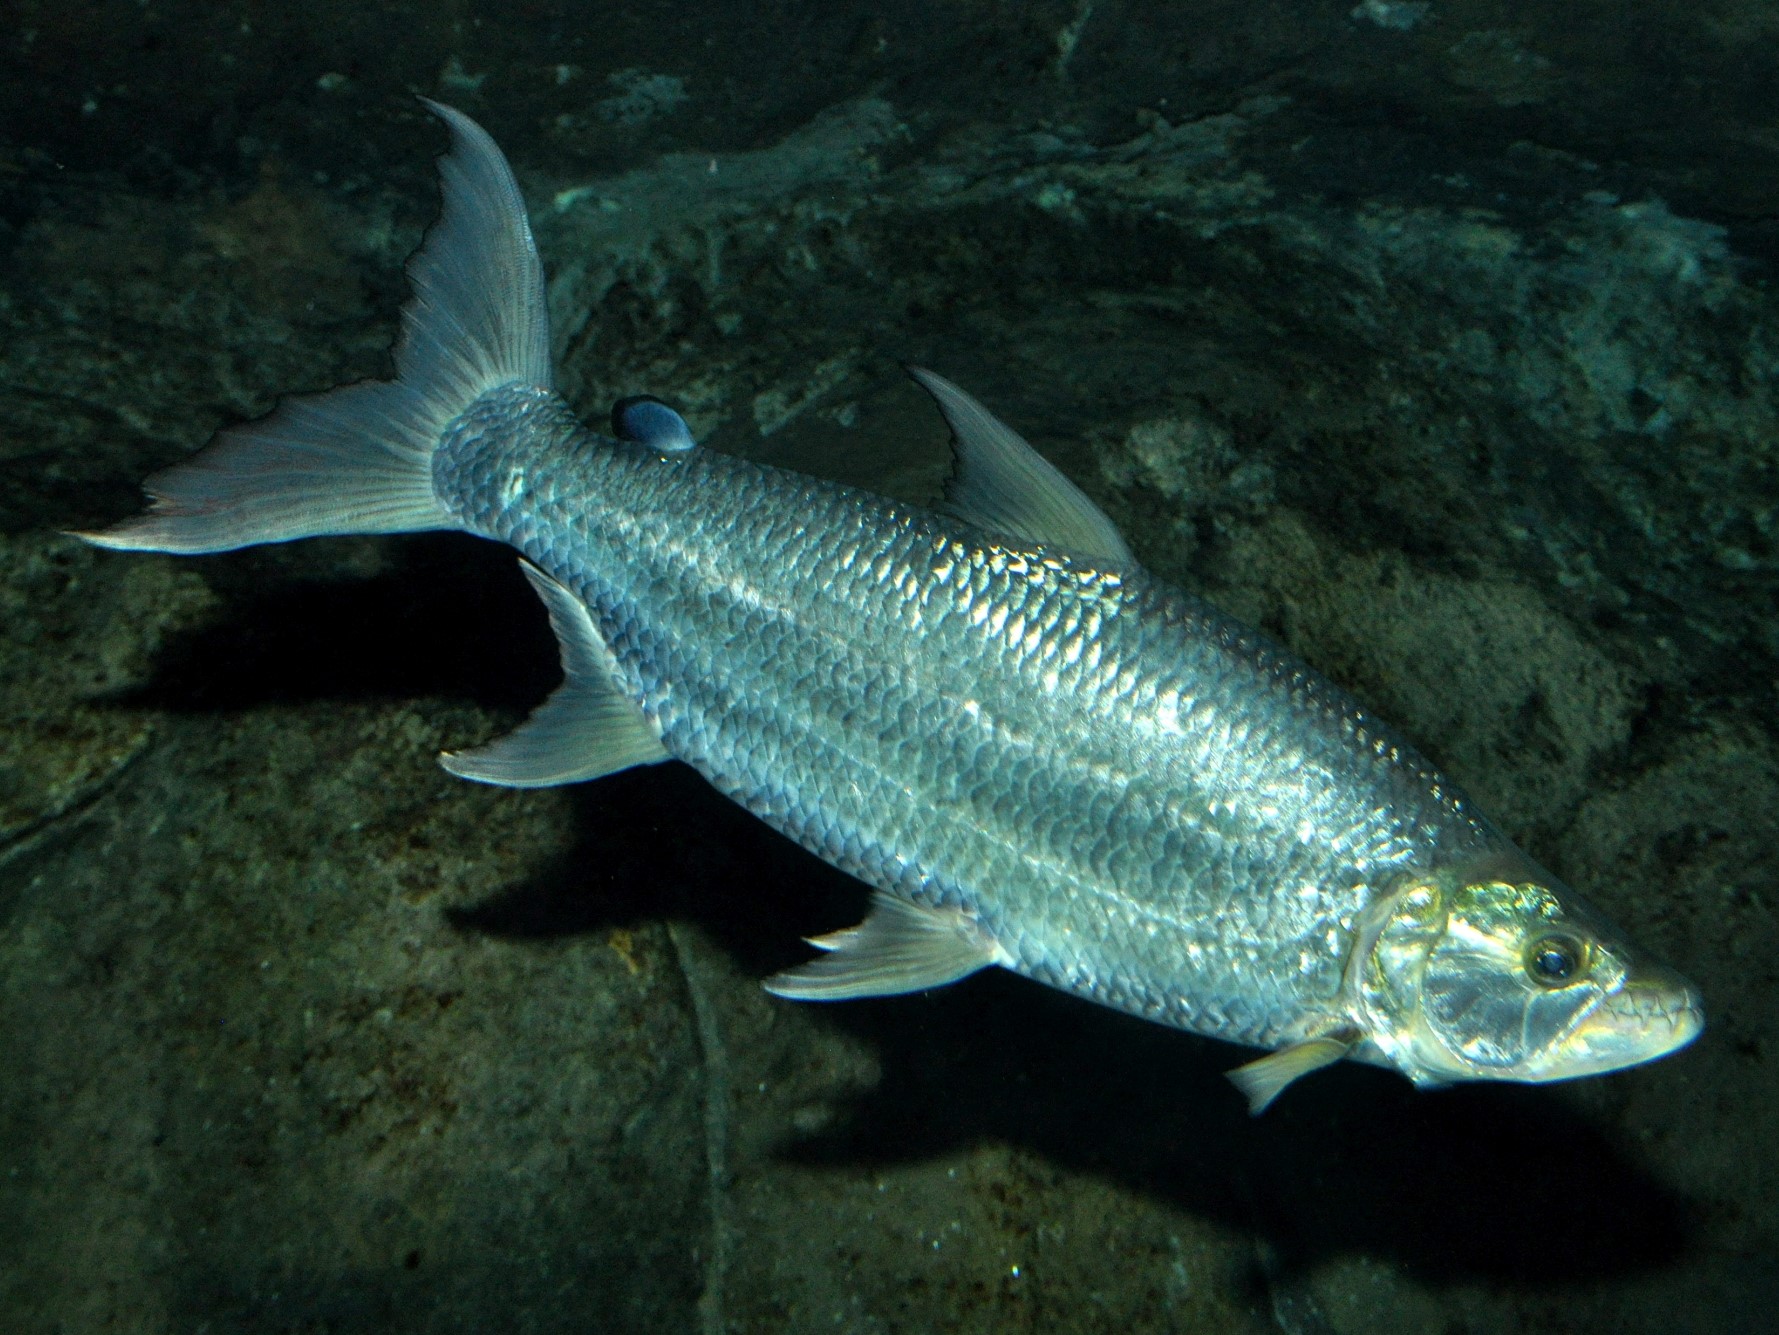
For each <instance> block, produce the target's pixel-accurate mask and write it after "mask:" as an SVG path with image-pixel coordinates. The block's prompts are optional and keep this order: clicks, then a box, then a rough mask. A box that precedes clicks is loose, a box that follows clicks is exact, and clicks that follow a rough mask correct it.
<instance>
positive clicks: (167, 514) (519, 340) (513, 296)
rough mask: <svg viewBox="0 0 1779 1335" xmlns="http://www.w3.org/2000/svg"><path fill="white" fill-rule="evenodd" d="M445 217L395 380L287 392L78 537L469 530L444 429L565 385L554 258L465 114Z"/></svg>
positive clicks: (425, 263) (412, 269)
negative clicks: (442, 482) (439, 489)
mask: <svg viewBox="0 0 1779 1335" xmlns="http://www.w3.org/2000/svg"><path fill="white" fill-rule="evenodd" d="M422 101H425V103H426V106H427V107H428V108H429V109H430V110H431V111H432V112H433V113H434V114H435V115H437V116H438V117H439V119H441V120H443V121H444V122H445V124H446V125H447V127H448V128H449V129H450V131H451V147H450V149H449V151H447V152H446V154H445V155H444V157H442V158H440V159H439V176H440V182H441V192H442V197H443V198H442V207H441V209H440V213H439V218H438V221H437V222H435V223H434V224H433V226H432V228H431V230H430V231H428V233H427V235H426V240H425V243H424V244H423V245H422V246H421V248H420V250H419V251H418V252H417V253H416V254H415V256H414V258H413V259H412V260H411V261H410V262H409V265H408V277H409V279H410V281H411V282H412V284H413V289H414V292H413V296H412V297H411V298H410V299H409V301H408V304H407V305H406V306H405V307H404V308H403V311H402V334H401V338H400V341H399V342H398V343H397V345H396V348H395V367H396V378H395V379H394V380H388V381H363V382H361V383H359V384H355V385H346V386H343V387H341V388H339V389H334V390H330V391H328V392H326V393H322V394H308V395H304V396H302V397H300V398H293V399H288V400H286V401H285V402H284V403H282V404H280V405H279V407H278V408H277V409H275V410H274V411H273V412H272V413H271V414H269V415H268V416H266V417H263V418H261V419H260V420H259V421H257V422H249V423H247V424H245V425H242V426H237V427H231V428H229V429H227V430H224V431H222V432H220V433H218V435H217V436H216V437H215V439H213V440H212V441H211V442H210V444H209V445H207V446H206V447H205V448H204V449H203V450H201V451H199V452H198V453H197V454H196V455H194V456H193V457H192V458H191V459H190V460H188V461H187V462H185V463H183V464H179V465H177V466H176V467H173V468H170V469H167V470H166V471H165V472H161V473H157V474H155V475H154V476H152V477H150V478H149V479H148V481H147V482H146V483H144V489H145V490H146V491H147V492H148V495H149V497H150V500H151V504H150V507H149V509H148V511H147V513H145V514H143V515H141V516H139V517H137V518H134V519H127V520H124V521H123V522H122V523H119V524H115V525H113V526H112V527H110V528H106V529H102V530H99V531H96V532H90V533H77V534H75V536H76V537H80V538H84V539H85V540H87V541H88V542H91V543H94V544H96V545H98V546H100V547H111V548H118V549H122V550H132V551H157V552H178V553H185V554H192V553H198V552H221V551H230V550H233V549H234V548H237V547H248V546H253V545H255V544H259V543H269V542H289V541H291V540H293V539H296V538H307V537H316V536H320V535H322V534H340V533H408V532H418V531H421V530H424V529H443V528H457V527H460V524H459V522H458V521H457V520H456V519H455V518H454V517H453V516H452V515H451V514H450V512H449V511H447V510H446V508H445V507H444V505H443V504H441V502H440V501H439V498H438V496H437V495H436V494H435V491H434V488H433V470H432V460H433V452H434V450H435V448H436V447H437V446H438V444H439V441H440V438H441V437H442V436H443V434H444V432H445V428H446V427H447V426H448V425H449V424H450V423H451V421H452V420H453V419H455V418H456V417H457V416H458V415H459V414H460V413H462V412H463V411H464V410H465V409H466V408H468V407H469V406H470V405H471V404H472V403H474V402H475V401H476V400H477V399H478V398H480V397H481V396H482V395H483V394H485V393H487V392H488V391H489V390H491V389H497V388H499V387H501V386H503V385H511V384H523V385H532V386H536V387H538V388H542V389H549V388H551V387H552V385H551V380H552V377H551V369H550V330H549V316H548V312H547V310H546V307H545V302H544V280H543V268H542V265H541V264H540V263H539V261H538V256H537V247H536V245H535V243H534V242H533V240H532V236H531V225H530V223H529V221H528V220H527V218H526V214H525V202H524V199H523V197H522V196H521V195H520V193H519V187H518V183H517V182H516V181H515V180H514V179H513V173H512V169H511V168H510V167H509V166H508V165H507V162H506V159H505V158H504V157H503V156H502V155H501V152H500V149H499V148H497V147H496V146H495V144H494V141H493V140H492V139H491V138H489V136H488V134H487V132H486V131H484V130H483V129H482V128H481V127H480V126H479V125H477V124H476V123H475V122H474V121H472V120H470V118H469V117H467V116H465V115H464V114H463V113H462V112H459V111H455V110H453V109H451V108H450V107H446V106H442V105H440V104H439V103H437V102H432V101H428V100H426V99H422Z"/></svg>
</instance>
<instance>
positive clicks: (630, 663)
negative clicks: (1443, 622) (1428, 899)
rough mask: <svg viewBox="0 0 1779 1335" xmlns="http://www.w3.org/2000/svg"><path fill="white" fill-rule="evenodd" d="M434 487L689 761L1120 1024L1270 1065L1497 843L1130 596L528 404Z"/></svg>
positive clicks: (1441, 794) (756, 470) (1164, 594)
mask: <svg viewBox="0 0 1779 1335" xmlns="http://www.w3.org/2000/svg"><path fill="white" fill-rule="evenodd" d="M434 476H435V479H436V486H437V488H438V491H439V495H440V499H441V500H442V501H443V502H444V504H445V505H446V506H447V508H449V509H450V510H451V511H452V512H453V513H454V514H456V515H458V516H459V517H460V518H461V519H462V521H463V523H464V525H465V527H468V528H470V529H471V530H472V531H475V532H479V533H481V534H483V535H484V536H487V537H491V538H495V539H498V540H500V541H504V542H509V543H511V544H512V545H513V546H515V547H517V548H518V549H519V550H520V551H521V552H523V553H524V554H525V555H526V556H527V557H528V558H529V559H530V560H532V561H533V562H534V563H536V564H537V565H538V566H539V567H540V568H542V569H543V570H545V571H546V572H547V573H548V574H549V575H550V576H552V577H553V578H554V579H556V580H557V581H559V582H560V583H561V584H563V585H564V586H566V587H567V588H569V589H571V590H573V591H574V592H575V593H576V594H577V595H578V596H579V597H580V598H581V599H582V600H583V601H584V602H585V604H586V605H587V607H588V608H589V610H590V611H591V612H592V613H593V617H594V621H595V623H596V625H597V626H598V628H599V631H600V634H601V637H602V638H603V639H604V641H605V642H606V644H607V645H608V646H609V647H610V648H611V649H612V651H613V654H614V656H615V657H616V659H617V661H618V663H619V665H620V667H621V669H622V672H623V675H624V679H625V681H626V683H627V685H628V688H629V691H630V693H631V694H633V695H634V696H635V697H636V698H638V699H641V700H643V701H645V702H646V704H645V709H646V711H647V712H648V714H649V715H650V717H651V718H652V720H653V721H654V722H655V723H656V724H657V726H658V727H659V728H660V731H661V735H662V738H663V741H664V742H665V743H666V745H667V748H668V750H669V751H670V752H671V753H672V754H674V755H675V756H677V757H679V758H681V759H683V760H686V761H688V762H689V763H691V764H692V765H694V766H695V767H696V768H697V769H698V770H699V771H700V772H701V773H703V774H704V775H705V776H706V777H707V778H709V779H710V781H711V782H712V783H713V784H715V785H716V786H717V787H718V788H719V789H720V790H722V791H723V792H724V793H726V794H727V795H729V796H730V797H732V798H734V799H735V800H737V801H738V802H740V803H741V804H742V805H744V806H746V807H747V808H748V809H749V810H751V811H753V812H754V813H755V814H757V815H759V816H760V817H761V818H762V819H764V820H765V821H766V822H767V823H768V824H771V825H772V826H774V827H775V828H777V829H779V830H780V831H782V832H783V833H785V834H787V835H789V836H790V837H791V838H792V839H795V840H796V841H798V842H799V843H801V844H803V845H804V846H805V847H807V848H810V849H812V850H814V851H816V852H817V853H818V854H820V855H821V856H823V857H824V858H826V859H827V860H829V861H830V862H833V863H834V864H835V865H837V866H839V867H840V868H841V869H842V870H844V871H847V872H849V873H851V874H852V875H854V876H857V877H858V878H859V879H861V880H863V881H865V882H866V883H867V884H870V885H873V886H875V887H877V888H879V889H881V890H884V891H887V892H890V893H894V894H899V895H903V896H906V897H908V898H910V899H913V900H915V901H917V902H921V903H926V904H931V905H935V906H950V907H959V908H963V909H965V910H967V911H969V912H970V913H972V914H973V915H975V916H976V917H977V918H978V919H979V920H980V922H981V923H982V925H983V927H984V928H985V929H986V931H987V932H988V933H989V935H990V936H992V937H993V939H994V940H995V941H996V942H998V943H999V944H1000V945H1001V946H1002V947H1003V948H1004V949H1005V950H1006V952H1007V953H1008V955H1009V956H1010V957H1011V965H1012V967H1013V968H1015V969H1016V970H1017V971H1019V972H1022V973H1026V974H1029V975H1031V976H1033V977H1036V978H1038V979H1041V980H1042V981H1044V982H1047V983H1050V984H1053V985H1055V986H1058V987H1061V988H1063V989H1065V990H1068V991H1071V992H1075V993H1078V994H1080V995H1083V996H1086V997H1089V998H1091V999H1093V1000H1095V1001H1099V1002H1103V1003H1105V1004H1108V1005H1112V1006H1115V1007H1117V1008H1118V1009H1121V1010H1126V1011H1131V1012H1134V1013H1136V1014H1138V1015H1142V1016H1144V1017H1146V1018H1150V1019H1157V1020H1161V1021H1164V1022H1165V1023H1168V1024H1172V1025H1176V1026H1178V1027H1181V1028H1186V1029H1192V1030H1195V1031H1197V1032H1200V1033H1206V1034H1210V1035H1211V1036H1214V1037H1220V1038H1228V1039H1234V1040H1237V1041H1240V1042H1246V1043H1254V1044H1258V1045H1262V1046H1279V1045H1281V1044H1284V1043H1288V1042H1290V1041H1293V1040H1295V1039H1296V1038H1299V1037H1301V1036H1303V1035H1304V1034H1306V1033H1313V1032H1316V1031H1318V1030H1321V1029H1325V1028H1327V1027H1328V1026H1329V1025H1331V1024H1335V1023H1338V1022H1339V1021H1340V1019H1341V1013H1340V1009H1339V1001H1338V993H1339V987H1340V982H1341V978H1342V976H1343V973H1344V970H1345V967H1346V961H1347V958H1348V956H1349V955H1350V953H1351V948H1352V944H1353V940H1354V931H1355V921H1356V918H1357V916H1358V913H1359V910H1360V909H1361V908H1362V907H1363V905H1364V902H1365V898H1366V896H1367V894H1368V893H1369V892H1370V891H1371V890H1372V889H1373V888H1375V887H1377V886H1379V885H1380V884H1382V883H1383V882H1384V881H1385V880H1386V879H1387V878H1388V877H1390V876H1394V875H1398V874H1400V873H1401V872H1403V871H1404V870H1412V869H1413V867H1414V866H1415V865H1416V864H1417V862H1420V863H1424V864H1426V865H1431V861H1432V859H1434V858H1436V857H1441V856H1451V855H1453V854H1455V853H1461V852H1463V851H1465V850H1466V849H1477V848H1481V847H1483V846H1485V845H1486V844H1487V842H1488V840H1489V838H1490V835H1489V832H1488V831H1487V829H1486V827H1484V826H1482V825H1481V824H1480V823H1479V822H1478V821H1477V820H1476V819H1475V818H1474V817H1473V816H1471V815H1470V813H1469V811H1468V808H1467V807H1466V806H1465V804H1463V803H1462V802H1460V801H1458V800H1456V799H1455V798H1454V797H1452V796H1451V792H1452V790H1451V788H1450V786H1449V785H1446V784H1443V783H1440V782H1437V781H1435V780H1434V779H1433V771H1432V768H1431V767H1430V766H1429V765H1427V764H1426V763H1425V762H1424V761H1421V760H1419V759H1418V758H1417V757H1415V756H1414V755H1413V753H1412V752H1410V751H1408V750H1406V749H1405V748H1403V747H1402V746H1401V745H1400V744H1394V746H1393V747H1387V748H1386V749H1385V751H1384V752H1383V753H1382V754H1380V753H1379V751H1377V750H1376V749H1375V748H1373V747H1369V746H1356V745H1355V744H1354V735H1355V732H1356V730H1357V729H1358V728H1359V727H1360V726H1362V720H1363V719H1364V715H1363V713H1362V711H1360V710H1359V708H1358V707H1357V706H1356V705H1354V704H1353V703H1352V702H1350V701H1348V700H1346V699H1345V698H1344V697H1343V696H1341V695H1340V694H1339V693H1338V691H1337V690H1336V688H1334V687H1333V686H1331V685H1329V684H1328V683H1326V682H1322V681H1317V680H1315V679H1313V678H1312V677H1310V676H1309V675H1308V673H1307V672H1306V670H1304V669H1302V668H1301V667H1298V666H1295V665H1292V666H1289V667H1284V668H1283V671H1281V667H1282V666H1283V658H1282V655H1280V654H1279V653H1278V651H1276V650H1271V649H1269V648H1267V647H1265V646H1263V645H1262V643H1261V642H1260V641H1259V640H1258V639H1257V638H1256V637H1254V636H1253V635H1252V634H1251V633H1248V632H1245V631H1238V630H1236V629H1235V628H1234V627H1232V626H1231V625H1230V623H1228V622H1227V621H1226V620H1225V619H1224V618H1222V617H1221V616H1220V615H1218V614H1217V613H1215V612H1213V611H1212V610H1211V609H1210V608H1209V607H1208V606H1206V605H1204V604H1202V603H1198V602H1197V601H1196V600H1193V599H1191V598H1189V597H1188V596H1187V595H1185V594H1183V593H1180V592H1178V591H1174V590H1163V589H1161V588H1160V587H1158V586H1157V585H1156V584H1155V582H1154V581H1153V580H1152V579H1150V578H1149V577H1147V576H1146V575H1144V574H1143V572H1141V571H1140V570H1139V571H1109V570H1101V569H1098V568H1096V567H1094V566H1093V565H1091V564H1089V563H1084V562H1082V561H1080V560H1077V559H1075V558H1074V557H1072V556H1070V555H1069V554H1067V553H1062V552H1049V551H1043V550H1030V549H1017V548H1013V547H1010V546H1008V545H1006V544H1003V543H997V542H995V541H993V540H992V539H990V538H988V537H987V536H986V535H984V534H981V533H979V532H976V531H974V530H972V529H970V528H969V527H968V526H967V525H963V524H960V523H957V522H955V521H952V522H947V521H946V520H945V519H944V518H943V517H941V516H938V515H933V514H927V513H923V512H919V511H917V510H914V509H912V508H910V507H906V506H902V505H899V504H896V503H894V502H891V501H887V500H883V499H881V498H877V497H873V496H869V495H867V494H864V493H860V492H857V491H854V490H852V489H849V488H845V487H842V486H839V485H836V484H830V483H823V482H819V481H816V480H814V479H811V478H808V477H805V476H803V475H800V474H795V473H789V472H783V471H780V470H776V469H772V468H769V467H764V466H761V465H758V464H754V463H750V462H746V461H743V460H739V459H735V458H731V457H728V456H724V455H720V454H715V453H712V452H710V451H696V452H693V453H690V454H686V455H684V456H679V455H675V456H662V455H660V454H659V453H657V452H655V451H652V450H650V449H648V448H647V447H645V446H641V445H636V444H632V443H628V442H623V441H617V440H613V439H610V438H607V437H603V436H600V435H597V434H595V433H593V432H590V431H587V430H585V429H584V428H581V427H579V426H578V424H576V423H574V422H573V420H572V419H571V418H568V417H566V415H565V414H564V413H563V412H562V411H561V410H559V409H556V408H554V407H553V405H552V404H551V403H550V401H548V400H546V399H544V398H543V396H541V394H540V393H539V392H538V391H535V390H523V389H503V390H499V391H496V392H494V393H492V394H490V395H488V396H485V397H484V399H483V400H481V401H480V402H478V403H477V404H476V405H475V406H474V407H473V408H472V409H471V410H470V411H469V412H467V413H466V414H465V416H464V418H463V419H462V421H461V422H460V423H459V424H458V425H457V426H456V427H455V428H454V429H453V430H452V431H451V432H450V433H449V434H448V436H447V441H446V444H445V445H444V446H443V447H442V448H441V449H440V451H439V453H438V455H437V457H436V459H435V462H434ZM1163 700H1166V701H1169V702H1172V704H1171V709H1172V712H1171V713H1169V714H1168V715H1167V717H1166V718H1165V719H1163V718H1162V717H1161V706H1160V702H1161V701H1163ZM1182 706H1183V707H1182ZM1163 738H1165V742H1166V746H1165V748H1164V747H1162V746H1160V745H1158V742H1159V741H1160V740H1162V739H1163ZM1300 829H1301V830H1302V832H1303V835H1305V836H1307V837H1301V836H1300V834H1299V831H1300ZM1336 830H1337V831H1338V832H1339V834H1340V836H1341V838H1339V839H1338V840H1336V839H1332V838H1329V837H1327V835H1328V834H1329V833H1330V832H1331V831H1336ZM1281 831H1285V832H1288V834H1287V835H1286V837H1281ZM1429 836H1431V837H1429ZM1306 888H1313V890H1314V893H1306Z"/></svg>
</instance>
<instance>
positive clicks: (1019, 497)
mask: <svg viewBox="0 0 1779 1335" xmlns="http://www.w3.org/2000/svg"><path fill="white" fill-rule="evenodd" d="M908 374H909V375H911V376H913V377H914V380H915V383H916V384H918V385H919V386H920V387H921V388H922V389H924V390H926V392H927V393H928V394H931V395H932V396H933V402H935V403H936V404H938V405H939V411H940V413H942V414H943V415H944V417H945V424H946V425H947V426H949V427H950V428H951V437H952V441H953V445H954V450H955V454H956V467H955V469H954V471H953V473H952V475H951V480H950V481H949V482H948V483H947V484H946V487H945V509H947V510H949V511H950V512H951V513H952V514H954V515H956V516H957V517H958V518H959V519H962V520H964V521H965V522H967V523H970V524H974V525H975V526H976V527H978V528H981V529H986V530H987V531H988V532H990V533H995V534H999V535H1000V536H1002V537H1006V538H1012V539H1014V540H1015V541H1022V542H1029V543H1035V544H1039V545H1046V546H1052V547H1062V548H1066V549H1068V550H1069V551H1074V552H1079V553H1080V554H1081V555H1083V556H1088V557H1093V558H1097V559H1098V560H1102V561H1108V562H1111V563H1113V564H1115V565H1134V564H1135V563H1136V558H1135V557H1134V556H1132V555H1131V551H1130V548H1129V547H1128V546H1126V545H1125V542H1124V539H1123V538H1122V537H1121V536H1120V535H1119V533H1118V530H1117V529H1116V528H1115V527H1113V525H1112V521H1111V520H1110V519H1107V518H1106V516H1105V515H1104V514H1102V513H1101V512H1100V508H1099V507H1098V506H1097V505H1095V504H1094V503H1093V502H1092V501H1090V500H1089V499H1088V498H1087V493H1086V492H1084V491H1082V490H1081V488H1079V487H1077V486H1076V485H1075V484H1074V483H1073V482H1071V481H1069V480H1068V478H1066V477H1064V476H1063V475H1062V473H1061V472H1059V471H1058V470H1057V468H1056V466H1055V465H1054V464H1052V463H1051V462H1050V461H1049V460H1048V459H1046V458H1045V457H1044V456H1043V455H1041V454H1039V453H1038V452H1037V451H1036V450H1034V449H1033V448H1032V447H1031V446H1030V445H1029V444H1027V443H1026V441H1025V439H1024V437H1022V436H1021V435H1020V434H1019V433H1018V432H1017V431H1015V430H1014V429H1013V428H1012V427H1010V426H1008V425H1007V424H1006V423H1005V422H1002V421H1001V420H1000V419H998V418H997V417H995V415H994V414H993V413H991V412H989V410H988V409H986V408H984V407H983V406H982V405H981V404H980V403H978V402H976V400H975V399H973V398H971V397H970V396H969V395H968V394H966V393H964V391H963V390H961V389H959V388H958V387H957V386H956V385H954V384H952V383H951V381H949V380H947V379H946V378H945V377H944V376H940V375H934V374H933V373H932V372H931V371H923V370H921V368H920V367H918V366H910V367H909V368H908Z"/></svg>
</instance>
